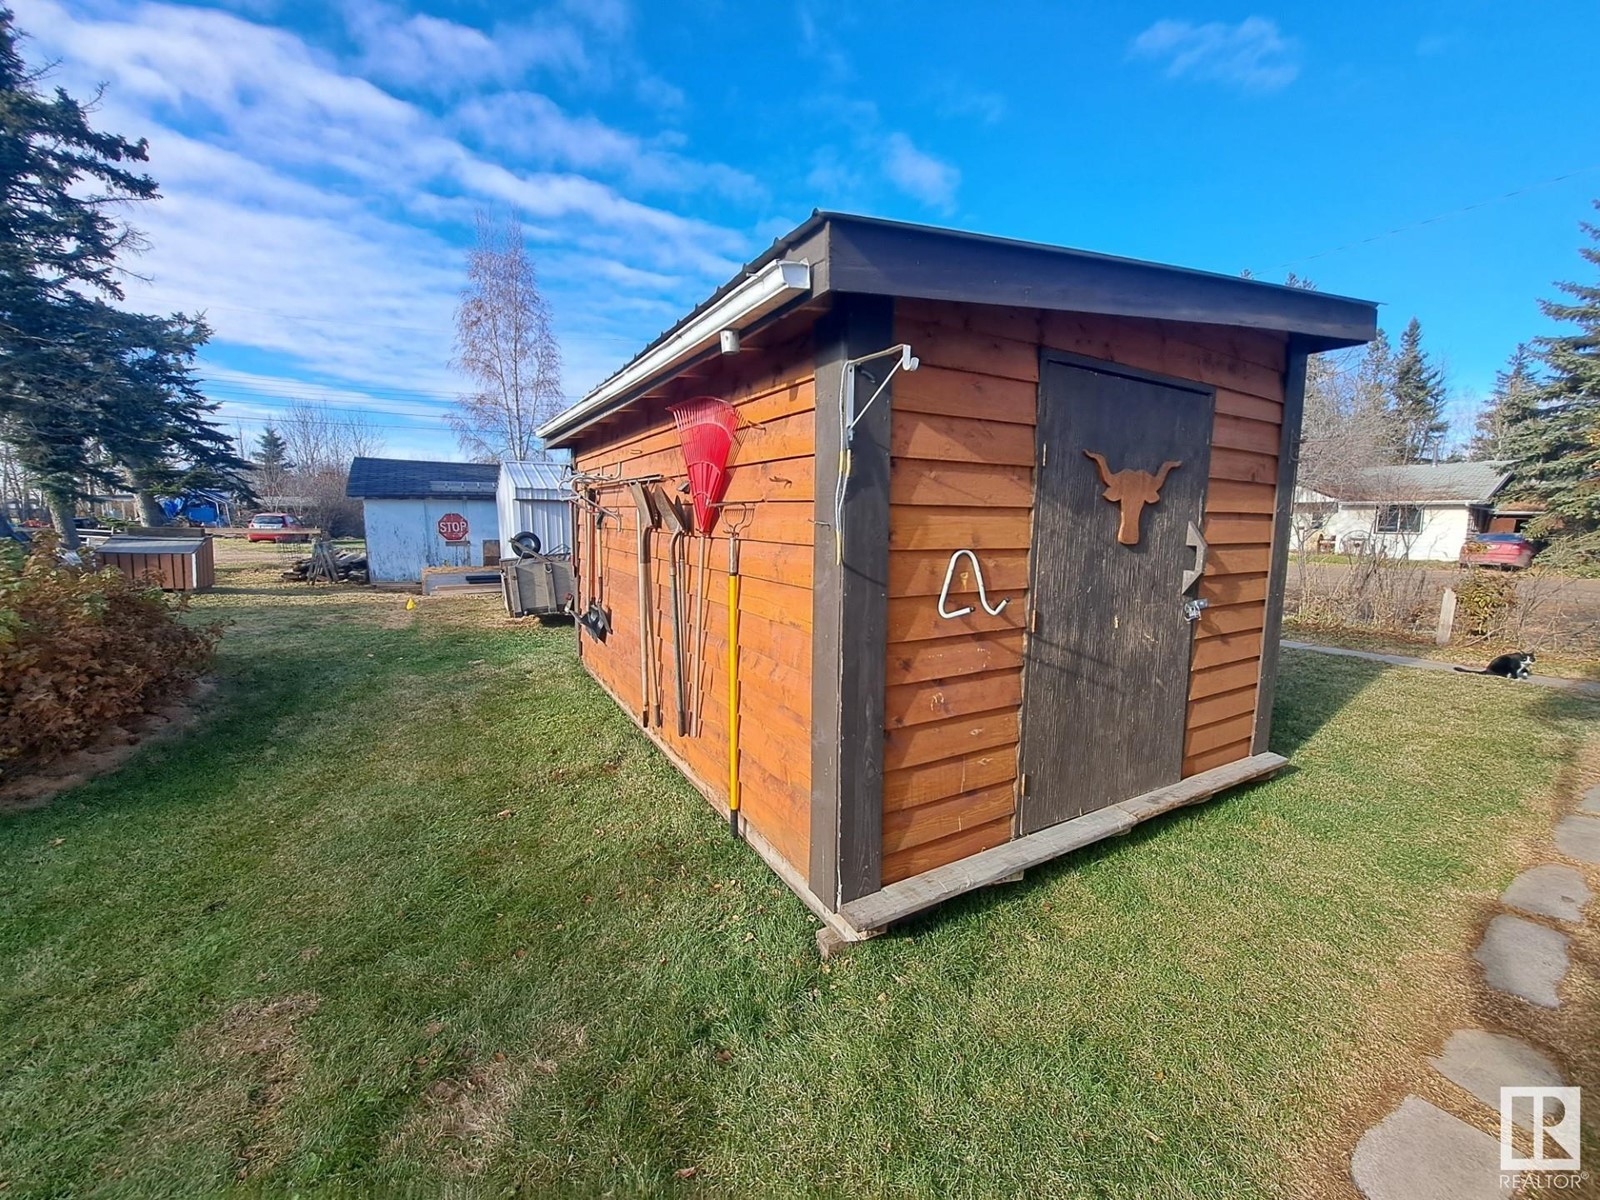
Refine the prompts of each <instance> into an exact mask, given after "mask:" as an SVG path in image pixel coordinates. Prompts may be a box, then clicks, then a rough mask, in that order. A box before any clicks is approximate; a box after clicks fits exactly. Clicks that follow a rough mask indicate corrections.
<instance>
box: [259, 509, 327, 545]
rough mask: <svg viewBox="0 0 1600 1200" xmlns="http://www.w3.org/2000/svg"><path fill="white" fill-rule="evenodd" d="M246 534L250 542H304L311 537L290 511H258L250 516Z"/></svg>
mask: <svg viewBox="0 0 1600 1200" xmlns="http://www.w3.org/2000/svg"><path fill="white" fill-rule="evenodd" d="M244 536H245V540H246V541H250V542H304V541H308V540H309V539H310V537H311V535H310V534H309V533H307V532H306V531H305V526H304V525H302V524H300V522H299V521H297V520H295V518H293V517H291V516H290V515H289V514H288V513H257V514H256V515H255V516H253V517H251V518H250V524H249V525H248V526H246V527H245V535H244Z"/></svg>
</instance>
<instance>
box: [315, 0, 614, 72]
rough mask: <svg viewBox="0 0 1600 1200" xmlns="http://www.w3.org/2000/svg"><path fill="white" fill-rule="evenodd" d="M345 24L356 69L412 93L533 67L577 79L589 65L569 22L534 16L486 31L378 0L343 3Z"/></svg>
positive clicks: (581, 41) (581, 45)
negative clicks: (355, 48) (354, 52)
mask: <svg viewBox="0 0 1600 1200" xmlns="http://www.w3.org/2000/svg"><path fill="white" fill-rule="evenodd" d="M343 13H344V19H345V25H346V27H347V28H348V30H349V33H350V36H351V38H352V39H354V41H355V43H356V45H357V46H358V47H359V50H358V54H357V59H356V62H355V63H354V66H355V69H356V70H357V71H358V72H359V73H361V74H362V75H365V76H366V77H368V78H371V79H376V80H379V81H380V82H383V83H387V84H393V85H395V86H397V87H400V88H404V89H407V90H411V91H418V92H426V93H437V94H443V95H449V94H453V93H455V92H457V91H460V90H462V89H465V88H470V87H473V86H476V85H480V84H485V83H488V84H498V85H509V84H514V83H516V82H518V81H519V80H521V79H522V78H523V77H524V76H526V75H527V74H528V73H529V72H531V71H534V70H552V71H557V72H562V73H566V74H572V75H580V74H583V73H584V72H586V71H587V70H588V69H589V66H590V61H589V55H588V53H587V50H586V48H585V46H584V42H583V38H582V36H581V35H580V34H579V32H578V31H577V30H576V29H574V28H572V27H571V26H570V25H568V24H565V23H564V22H560V21H553V20H549V19H544V18H540V17H532V18H529V19H527V20H525V21H523V22H520V23H515V24H511V23H502V24H498V25H496V26H495V27H494V28H493V29H492V30H490V31H484V30H481V29H477V28H474V27H473V26H471V25H462V24H460V23H458V22H456V21H447V20H444V19H443V18H440V17H433V16H429V15H427V14H425V13H416V14H413V15H410V16H407V15H406V14H405V12H404V11H402V10H401V9H399V8H397V7H395V6H394V5H391V4H386V3H383V2H382V0H347V2H346V3H345V4H344V5H343Z"/></svg>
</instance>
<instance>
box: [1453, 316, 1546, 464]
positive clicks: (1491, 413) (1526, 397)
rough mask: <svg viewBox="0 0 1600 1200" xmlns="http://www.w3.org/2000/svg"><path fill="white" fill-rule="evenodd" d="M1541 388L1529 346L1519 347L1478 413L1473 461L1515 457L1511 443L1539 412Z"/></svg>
mask: <svg viewBox="0 0 1600 1200" xmlns="http://www.w3.org/2000/svg"><path fill="white" fill-rule="evenodd" d="M1538 402H1539V385H1538V380H1537V379H1535V378H1534V373H1533V360H1532V358H1531V356H1530V355H1529V353H1528V347H1527V346H1525V345H1523V346H1518V347H1517V348H1516V350H1514V351H1513V352H1512V354H1511V357H1510V358H1509V359H1508V360H1507V361H1506V365H1505V369H1504V370H1501V371H1498V372H1496V374H1495V377H1494V393H1493V394H1492V395H1491V396H1490V397H1489V402H1488V404H1486V405H1484V407H1483V411H1481V412H1480V413H1479V414H1478V419H1477V423H1476V425H1475V426H1474V428H1473V433H1472V440H1471V441H1470V442H1469V443H1468V444H1467V457H1468V458H1469V459H1470V460H1472V461H1473V462H1488V461H1502V460H1505V459H1509V458H1511V457H1512V440H1513V438H1514V437H1515V436H1516V435H1517V432H1518V431H1519V430H1520V429H1521V428H1522V426H1523V425H1524V424H1525V423H1526V422H1527V421H1528V420H1529V419H1531V418H1532V417H1533V415H1534V414H1535V412H1536V411H1537V410H1538Z"/></svg>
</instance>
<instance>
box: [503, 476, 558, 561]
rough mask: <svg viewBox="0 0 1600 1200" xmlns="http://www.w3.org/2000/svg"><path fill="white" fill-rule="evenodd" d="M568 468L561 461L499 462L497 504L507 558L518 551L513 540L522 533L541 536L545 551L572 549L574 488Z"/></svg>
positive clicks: (548, 552)
mask: <svg viewBox="0 0 1600 1200" xmlns="http://www.w3.org/2000/svg"><path fill="white" fill-rule="evenodd" d="M566 471H567V468H566V466H565V464H563V463H558V462H505V463H501V464H500V484H499V488H498V490H497V491H496V493H495V506H496V508H497V509H498V510H499V515H500V539H501V541H500V553H501V554H502V555H504V556H505V557H506V558H512V557H514V556H515V555H516V553H517V551H516V547H515V546H513V545H512V541H513V539H515V538H516V537H517V535H518V534H523V533H531V534H533V536H534V537H536V538H538V539H539V549H540V551H541V552H542V553H544V554H569V553H571V550H572V547H571V541H572V509H571V505H570V503H569V502H570V500H571V499H572V489H571V488H570V487H569V486H568V485H567V482H566V478H565V476H566Z"/></svg>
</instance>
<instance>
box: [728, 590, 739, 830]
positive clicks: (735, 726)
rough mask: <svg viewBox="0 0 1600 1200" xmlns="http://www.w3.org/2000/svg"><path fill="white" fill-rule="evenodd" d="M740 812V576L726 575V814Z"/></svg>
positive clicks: (732, 815)
mask: <svg viewBox="0 0 1600 1200" xmlns="http://www.w3.org/2000/svg"><path fill="white" fill-rule="evenodd" d="M738 812H739V577H738V576H737V575H729V576H728V817H729V820H730V822H732V823H733V825H734V830H735V832H737V830H738Z"/></svg>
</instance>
